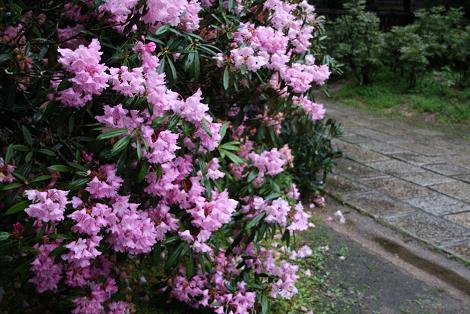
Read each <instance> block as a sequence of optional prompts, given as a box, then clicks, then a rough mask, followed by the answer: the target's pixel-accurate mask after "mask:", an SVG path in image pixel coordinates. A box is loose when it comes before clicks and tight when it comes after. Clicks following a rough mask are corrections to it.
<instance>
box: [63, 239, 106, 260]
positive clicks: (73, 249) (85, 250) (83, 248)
mask: <svg viewBox="0 0 470 314" xmlns="http://www.w3.org/2000/svg"><path fill="white" fill-rule="evenodd" d="M101 239H102V237H99V236H91V237H90V238H86V239H84V238H79V239H78V240H75V241H72V242H70V243H69V244H67V245H66V246H65V247H66V248H67V249H69V252H68V253H67V254H64V255H62V259H63V260H65V261H67V262H69V263H71V264H74V265H77V266H79V267H87V266H89V265H90V263H91V261H92V260H93V259H95V258H96V257H97V256H100V255H101V252H100V251H98V250H97V248H98V245H99V244H100V241H101Z"/></svg>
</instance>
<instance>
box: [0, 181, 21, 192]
mask: <svg viewBox="0 0 470 314" xmlns="http://www.w3.org/2000/svg"><path fill="white" fill-rule="evenodd" d="M21 185H22V184H21V183H19V182H14V183H10V184H5V185H2V186H1V187H0V190H2V191H7V190H13V189H17V188H19V187H20V186H21Z"/></svg>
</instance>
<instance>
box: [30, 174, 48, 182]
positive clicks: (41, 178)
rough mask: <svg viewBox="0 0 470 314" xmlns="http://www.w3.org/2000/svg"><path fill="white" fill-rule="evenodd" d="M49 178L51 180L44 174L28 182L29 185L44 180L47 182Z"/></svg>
mask: <svg viewBox="0 0 470 314" xmlns="http://www.w3.org/2000/svg"><path fill="white" fill-rule="evenodd" d="M50 178H51V176H50V175H48V174H45V175H42V176H39V177H36V178H34V179H32V180H31V181H29V183H34V182H39V181H45V180H49V179H50Z"/></svg>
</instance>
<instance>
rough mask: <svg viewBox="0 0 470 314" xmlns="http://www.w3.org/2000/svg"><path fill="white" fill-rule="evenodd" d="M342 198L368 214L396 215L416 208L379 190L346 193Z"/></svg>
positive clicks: (380, 215)
mask: <svg viewBox="0 0 470 314" xmlns="http://www.w3.org/2000/svg"><path fill="white" fill-rule="evenodd" d="M344 200H345V201H346V202H348V203H349V204H351V205H353V206H356V207H358V208H360V209H362V210H364V211H366V212H367V213H369V214H370V215H373V216H379V217H389V216H396V215H398V214H404V213H408V212H412V211H414V210H416V209H415V208H413V207H412V206H410V205H408V204H406V203H404V202H402V201H399V200H396V199H394V198H391V197H389V196H387V195H385V194H383V193H382V192H379V191H369V192H363V193H352V194H348V195H346V196H345V198H344Z"/></svg>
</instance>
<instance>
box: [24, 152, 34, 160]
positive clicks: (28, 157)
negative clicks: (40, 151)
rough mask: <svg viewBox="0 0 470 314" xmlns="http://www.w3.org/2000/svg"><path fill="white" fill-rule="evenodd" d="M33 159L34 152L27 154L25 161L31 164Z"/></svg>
mask: <svg viewBox="0 0 470 314" xmlns="http://www.w3.org/2000/svg"><path fill="white" fill-rule="evenodd" d="M31 159H33V152H29V153H27V154H26V156H25V158H24V160H25V161H26V162H30V161H31Z"/></svg>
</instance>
